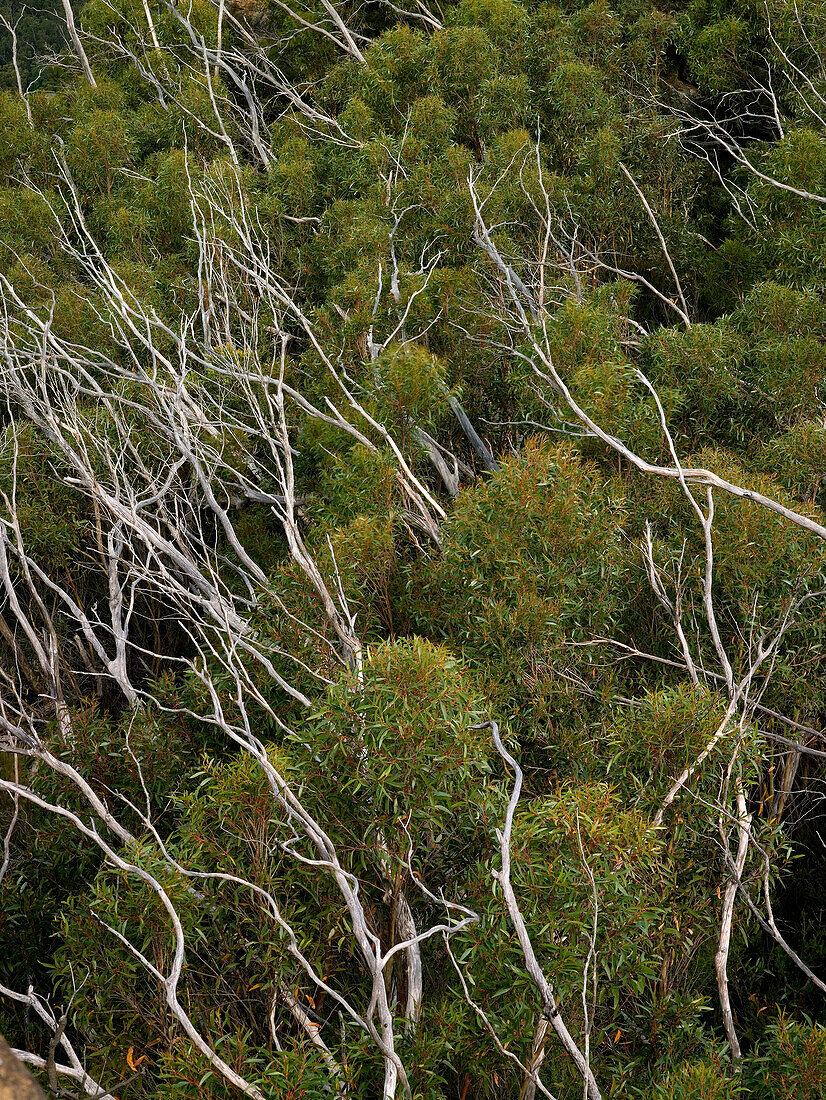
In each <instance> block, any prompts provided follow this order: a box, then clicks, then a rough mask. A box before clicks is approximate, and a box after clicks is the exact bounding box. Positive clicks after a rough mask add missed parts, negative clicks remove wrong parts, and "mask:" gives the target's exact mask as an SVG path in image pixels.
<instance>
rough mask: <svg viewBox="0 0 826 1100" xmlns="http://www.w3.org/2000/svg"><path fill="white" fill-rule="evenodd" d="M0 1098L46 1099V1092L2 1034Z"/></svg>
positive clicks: (0, 1048)
mask: <svg viewBox="0 0 826 1100" xmlns="http://www.w3.org/2000/svg"><path fill="white" fill-rule="evenodd" d="M0 1100H46V1097H45V1094H44V1093H43V1090H42V1089H41V1088H40V1086H39V1085H38V1084H37V1082H36V1081H35V1079H34V1078H33V1077H32V1075H31V1074H30V1073H29V1071H28V1070H27V1069H26V1067H25V1066H24V1065H23V1063H22V1062H20V1061H18V1059H17V1058H15V1056H14V1055H13V1054H12V1051H11V1047H10V1046H9V1044H8V1043H7V1042H6V1040H5V1039H4V1038H3V1036H2V1035H0Z"/></svg>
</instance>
